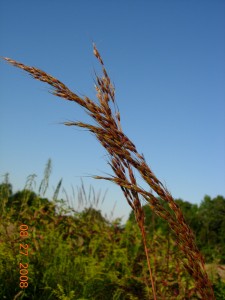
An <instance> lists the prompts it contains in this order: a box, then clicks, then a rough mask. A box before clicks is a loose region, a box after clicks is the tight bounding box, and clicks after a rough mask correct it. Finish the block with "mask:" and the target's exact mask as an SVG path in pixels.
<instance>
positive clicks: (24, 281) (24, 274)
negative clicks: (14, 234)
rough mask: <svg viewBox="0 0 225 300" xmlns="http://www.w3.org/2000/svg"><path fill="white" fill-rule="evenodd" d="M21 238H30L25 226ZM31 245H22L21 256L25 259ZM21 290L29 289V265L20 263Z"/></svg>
mask: <svg viewBox="0 0 225 300" xmlns="http://www.w3.org/2000/svg"><path fill="white" fill-rule="evenodd" d="M20 237H21V238H23V239H25V238H28V226H27V225H25V224H22V225H20ZM28 248H29V245H28V244H25V243H21V244H20V254H21V255H24V256H23V258H25V257H28ZM19 268H20V288H21V289H24V288H27V287H28V263H24V262H20V264H19Z"/></svg>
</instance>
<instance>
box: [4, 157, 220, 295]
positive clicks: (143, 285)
mask: <svg viewBox="0 0 225 300" xmlns="http://www.w3.org/2000/svg"><path fill="white" fill-rule="evenodd" d="M47 170H50V162H48V164H47V167H46V170H45V178H44V180H42V182H41V184H40V187H39V189H38V193H35V191H34V190H33V188H32V187H33V186H34V184H33V183H34V180H35V176H29V177H28V181H27V184H26V186H25V188H24V189H23V190H21V191H19V192H16V193H13V188H12V185H11V184H10V182H9V178H8V176H5V180H4V181H3V182H2V183H1V185H0V204H1V206H0V208H1V211H0V215H1V225H0V266H1V267H0V299H29V300H32V299H34V300H39V299H43V300H45V299H46V300H47V299H54V300H55V299H56V300H57V299H59V300H72V299H80V300H81V299H82V300H85V299H96V300H97V299H103V300H104V299H106V300H107V299H118V300H119V299H121V300H122V299H153V298H152V287H151V283H150V279H149V274H148V266H147V262H146V258H145V251H144V246H143V241H142V236H141V233H140V230H139V227H138V225H137V223H136V221H135V219H134V214H133V212H131V214H130V217H129V220H128V221H127V222H126V224H125V225H122V224H121V220H120V219H115V220H113V221H109V220H107V219H106V217H103V216H102V214H101V211H100V209H99V207H98V203H100V202H102V199H99V197H100V193H98V195H99V196H96V194H95V192H94V190H93V189H91V190H92V193H89V195H88V196H87V194H88V193H87V192H85V189H84V186H83V185H82V186H81V187H80V189H79V192H78V199H77V201H78V202H79V203H80V205H81V204H82V203H84V202H86V203H88V202H89V207H83V210H81V211H80V212H78V211H76V210H75V209H74V208H71V207H69V206H68V205H67V204H66V201H64V200H58V199H57V198H58V194H59V190H60V187H61V184H62V180H61V181H60V182H59V184H58V186H57V188H56V191H55V193H54V195H53V197H52V199H51V200H49V199H47V198H45V197H44V195H45V193H46V190H47V187H48V180H49V175H50V173H48V172H47ZM91 195H92V199H90V196H91ZM100 200H101V201H100ZM176 201H178V202H179V205H180V206H181V208H182V209H183V213H184V215H185V217H186V219H187V222H188V223H189V224H190V226H191V227H192V228H193V230H195V232H196V236H197V242H198V244H199V247H200V249H201V250H202V252H203V253H204V254H205V257H206V259H207V262H213V261H214V262H215V261H216V263H217V265H219V264H224V251H223V249H224V238H223V237H224V234H223V231H222V230H224V229H223V228H224V227H223V224H224V222H225V215H224V213H222V212H224V210H225V199H224V198H223V197H222V196H218V197H216V198H215V199H210V197H208V196H206V197H205V198H204V200H203V202H202V203H201V205H200V206H199V207H198V206H197V205H193V204H190V203H188V202H184V201H182V200H176ZM144 211H145V216H146V223H145V224H146V225H145V226H146V233H147V237H148V241H147V246H148V251H149V255H150V260H151V265H152V266H153V267H152V269H153V277H154V281H155V289H156V296H157V299H200V298H198V297H197V296H196V293H195V289H194V281H193V278H191V276H190V275H189V274H188V273H187V271H186V270H185V268H184V266H183V264H182V262H181V261H182V259H183V258H182V255H183V254H182V252H181V251H179V250H178V249H177V247H176V241H175V238H174V236H173V235H172V234H171V233H169V232H170V231H168V228H167V224H166V223H165V222H163V221H161V220H160V219H159V218H155V216H154V214H152V211H151V210H150V209H149V207H147V206H144ZM21 224H26V225H27V226H28V227H29V229H28V233H29V236H28V237H27V238H21V237H20V225H21ZM20 243H23V244H25V243H26V244H28V245H29V250H28V256H26V257H25V256H24V255H21V254H20V246H19V245H20ZM21 262H23V263H25V262H26V263H28V272H29V273H28V277H29V279H28V284H29V286H28V287H27V288H24V289H21V288H20V281H19V280H20V273H19V272H20V269H19V264H20V263H21ZM221 268H222V269H223V267H222V266H221ZM222 269H221V270H222ZM210 274H211V273H210V272H209V276H210V277H211V280H212V281H213V283H214V286H213V287H214V292H215V296H216V299H224V295H225V282H224V278H221V277H218V275H217V274H216V273H214V274H213V277H212V276H211V275H210ZM224 277H225V276H224Z"/></svg>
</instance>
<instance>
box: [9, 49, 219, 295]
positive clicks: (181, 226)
mask: <svg viewBox="0 0 225 300" xmlns="http://www.w3.org/2000/svg"><path fill="white" fill-rule="evenodd" d="M93 51H94V55H95V57H96V58H97V59H98V61H99V63H100V65H101V67H102V72H103V75H102V77H99V76H97V75H96V82H95V89H96V92H97V99H98V102H97V103H96V102H94V101H92V100H91V99H89V98H88V97H86V96H84V97H80V96H78V95H77V94H75V93H73V92H72V91H71V90H70V89H69V88H68V87H67V86H66V85H65V84H63V83H62V82H60V81H59V80H58V79H56V78H54V77H53V76H51V75H49V74H47V73H45V72H44V71H42V70H39V69H37V68H34V67H29V66H26V65H24V64H22V63H19V62H17V61H15V60H12V59H10V58H4V59H5V60H6V61H7V62H9V63H10V64H12V65H14V66H16V67H18V68H20V69H23V70H25V71H27V72H28V73H29V74H30V75H31V76H32V77H33V78H35V79H37V80H40V81H43V82H46V83H48V84H49V85H50V86H51V87H52V88H53V90H52V91H51V93H52V94H53V95H55V96H59V97H61V98H64V99H66V100H68V101H73V102H75V103H77V104H79V105H80V106H82V107H83V108H84V109H85V111H86V112H87V114H88V115H89V116H90V117H92V119H93V120H94V121H95V122H94V125H92V124H88V123H83V122H65V123H64V124H65V125H67V126H78V127H81V128H86V129H88V130H89V131H90V132H91V133H93V134H94V135H95V136H96V138H97V139H98V141H99V142H100V143H101V145H102V146H103V147H104V148H105V149H106V150H107V152H108V154H109V161H108V163H109V165H110V166H111V168H112V170H113V172H114V175H113V176H111V177H102V176H93V177H94V178H96V179H105V180H109V181H111V182H114V183H116V184H117V185H119V186H120V187H121V190H122V191H123V194H124V196H125V198H126V200H127V202H128V204H129V205H130V206H131V208H132V209H133V211H134V214H135V217H136V221H137V224H138V226H139V228H140V230H141V234H142V239H143V243H144V248H145V253H146V257H147V262H148V267H149V272H150V278H151V284H152V292H153V298H154V299H156V291H155V285H154V278H153V276H152V271H151V266H150V259H149V251H148V248H147V246H146V244H147V243H146V233H145V226H144V222H145V216H144V211H143V209H142V205H141V198H144V199H145V201H146V202H147V203H148V204H149V206H150V208H151V209H152V210H153V212H154V213H155V214H156V215H157V216H158V217H160V218H162V219H164V220H166V222H167V223H168V225H169V227H170V228H171V230H172V231H173V233H174V234H175V237H176V240H177V246H178V247H179V249H180V250H181V251H182V252H183V255H184V257H183V264H184V266H185V268H186V270H187V271H188V272H189V274H190V275H191V276H192V277H193V279H194V280H195V293H196V295H197V296H199V297H200V298H201V299H215V297H214V293H213V289H212V285H211V282H210V280H209V278H208V275H207V273H206V270H205V264H204V259H203V257H202V255H201V253H200V252H199V250H198V248H197V246H196V243H195V237H194V234H193V232H192V231H191V229H190V227H189V226H188V224H187V223H186V221H185V219H184V217H183V213H182V211H181V209H180V208H179V206H178V205H177V204H176V203H175V201H174V199H173V197H172V195H171V194H170V193H169V191H168V190H167V188H166V187H165V186H164V185H163V184H162V183H161V182H160V181H159V180H158V178H157V177H156V176H155V175H154V173H153V172H152V170H151V169H150V167H149V166H148V165H147V163H146V161H145V158H144V156H143V155H142V154H140V153H139V152H138V151H137V149H136V146H135V145H134V144H133V143H132V141H131V140H130V139H129V138H128V137H127V136H126V135H125V134H124V133H123V131H122V126H121V122H120V113H119V110H118V108H117V105H116V102H115V89H114V86H113V84H112V82H111V80H110V78H109V76H108V73H107V71H106V69H105V66H104V62H103V60H102V58H101V56H100V54H99V52H98V50H97V48H96V46H95V45H93ZM134 170H136V171H137V172H138V173H139V174H140V175H141V177H142V179H143V180H144V181H145V182H146V183H147V184H148V186H149V187H150V190H153V191H154V192H155V193H156V194H157V195H158V196H159V197H160V200H159V198H157V197H156V196H155V195H154V194H153V192H151V191H150V192H149V191H147V190H144V189H142V188H141V187H140V186H139V185H138V183H137V181H136V178H135V176H134ZM165 203H166V206H165Z"/></svg>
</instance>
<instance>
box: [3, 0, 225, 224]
mask: <svg viewBox="0 0 225 300" xmlns="http://www.w3.org/2000/svg"><path fill="white" fill-rule="evenodd" d="M0 36H1V39H0V42H1V45H0V55H2V56H7V57H10V58H13V59H15V60H18V61H20V62H23V63H24V64H27V65H32V66H36V67H38V68H40V69H43V70H45V71H46V72H48V73H50V74H52V75H53V76H55V77H57V78H58V79H60V80H61V81H63V82H64V83H65V84H66V85H68V86H69V87H70V88H71V89H72V90H73V91H75V92H77V93H80V94H86V95H87V96H89V97H91V98H94V97H95V90H94V86H93V78H94V69H96V70H99V67H98V64H97V62H96V60H95V58H94V56H93V54H92V41H95V43H96V44H97V47H98V49H99V51H100V53H101V55H102V57H103V59H104V61H105V64H106V67H107V70H108V72H109V74H110V76H111V79H112V80H113V82H114V83H115V86H116V99H117V103H118V106H119V109H120V113H121V121H122V127H123V129H124V132H125V133H126V134H127V135H128V136H129V138H130V139H131V140H132V141H133V142H134V143H135V145H136V146H137V149H138V150H139V152H141V153H144V155H145V158H146V160H147V162H148V163H149V165H150V167H151V168H152V170H153V172H154V173H155V174H156V176H157V177H158V178H159V179H160V180H161V181H162V182H163V183H165V184H166V186H167V188H168V189H169V191H170V192H171V193H172V195H173V196H174V197H175V198H182V199H183V200H187V201H189V202H192V203H200V202H201V200H202V199H203V197H204V195H206V194H207V195H209V196H211V197H215V196H217V195H219V194H220V195H223V196H224V195H225V87H224V83H225V2H224V1H223V0H214V1H213V0H211V1H209V0H198V1H196V0H188V1H187V0H183V1H181V0H170V1H168V0H157V1H156V0H155V1H147V0H146V1H137V0H136V1H134V0H124V1H119V0H117V1H99V0H97V1H78V0H77V1H72V0H70V1H43V0H42V1H25V0H24V1H10V0H9V1H2V2H1V9H0ZM48 90H49V88H48V86H47V85H45V84H44V83H41V82H37V81H35V80H33V79H31V78H30V77H29V76H28V75H27V74H26V73H25V72H22V71H21V70H18V69H16V68H14V67H12V66H10V65H8V64H6V63H5V62H4V61H1V62H0V101H1V112H0V145H1V146H0V175H1V176H2V175H4V174H5V173H6V172H8V173H10V179H11V182H12V184H13V187H14V191H16V190H18V189H21V188H23V187H24V184H25V181H26V177H27V176H28V175H29V174H33V173H36V174H37V179H36V180H37V186H38V185H39V184H40V181H41V179H42V175H43V170H44V166H45V164H46V162H47V160H48V158H51V159H52V162H53V172H52V176H51V180H50V188H49V195H51V194H52V193H53V189H54V187H55V186H56V185H57V182H58V181H59V180H60V178H61V177H63V186H64V187H65V189H66V190H67V193H68V194H69V195H70V194H72V189H71V185H73V186H74V187H75V188H76V186H78V185H79V184H80V177H83V180H84V184H85V186H86V187H88V186H89V184H92V185H93V186H94V188H95V189H96V190H99V189H101V190H102V192H104V191H105V190H106V189H108V194H107V197H106V200H105V203H104V208H103V210H104V212H106V211H107V212H108V213H109V212H110V211H111V209H112V208H113V206H114V204H115V202H116V208H115V217H117V216H120V217H122V216H124V220H125V219H126V217H127V216H128V214H129V212H130V208H129V206H128V205H127V204H126V201H125V199H124V198H123V195H122V193H121V192H120V189H119V188H118V187H116V186H114V185H113V184H111V183H109V182H104V181H96V180H94V179H91V178H89V177H85V176H87V175H90V174H92V175H96V174H97V175H103V176H104V175H105V173H112V172H111V170H110V167H109V166H108V165H107V157H106V152H105V150H104V149H103V148H102V147H101V146H100V145H99V144H98V142H97V140H96V139H95V138H94V137H93V136H92V135H91V134H89V133H88V132H87V131H82V130H80V129H76V128H71V127H70V128H69V127H66V126H63V125H61V124H60V123H61V122H63V121H68V120H81V121H87V120H89V119H88V117H87V116H86V115H85V113H84V112H83V111H82V109H81V108H79V107H78V106H77V105H75V104H73V103H69V102H66V101H65V100H61V99H60V98H56V97H54V96H52V95H51V94H50V93H48Z"/></svg>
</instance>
